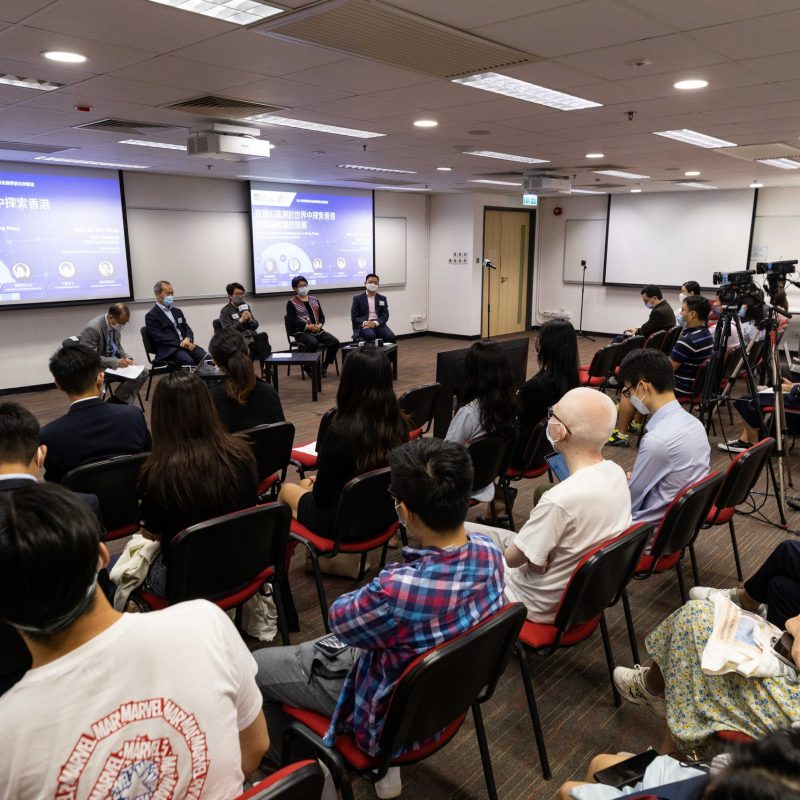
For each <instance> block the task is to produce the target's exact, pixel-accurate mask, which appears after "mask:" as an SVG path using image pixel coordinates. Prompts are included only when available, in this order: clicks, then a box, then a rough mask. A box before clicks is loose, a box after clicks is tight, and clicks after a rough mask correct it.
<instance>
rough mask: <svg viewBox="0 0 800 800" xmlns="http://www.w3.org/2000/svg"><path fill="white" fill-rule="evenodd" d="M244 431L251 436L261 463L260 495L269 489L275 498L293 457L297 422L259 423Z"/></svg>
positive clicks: (259, 464) (263, 494) (248, 436)
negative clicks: (295, 423)
mask: <svg viewBox="0 0 800 800" xmlns="http://www.w3.org/2000/svg"><path fill="white" fill-rule="evenodd" d="M241 433H242V434H243V435H245V436H247V438H248V439H249V440H250V443H251V445H252V447H253V452H254V453H255V457H256V463H257V464H258V480H259V484H258V496H259V497H260V498H261V497H264V496H265V495H266V494H267V493H269V494H270V495H271V496H272V499H273V500H276V499H277V497H278V491H279V490H280V488H281V484H282V483H283V482H284V481H285V480H286V470H287V468H288V467H289V462H290V461H291V458H292V442H294V425H292V423H291V422H273V423H271V424H269V425H256V427H255V428H248V429H247V430H243V431H241Z"/></svg>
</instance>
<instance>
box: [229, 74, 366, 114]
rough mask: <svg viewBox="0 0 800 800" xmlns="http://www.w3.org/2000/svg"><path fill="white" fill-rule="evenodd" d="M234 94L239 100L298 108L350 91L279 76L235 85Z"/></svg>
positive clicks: (342, 95) (345, 95)
mask: <svg viewBox="0 0 800 800" xmlns="http://www.w3.org/2000/svg"><path fill="white" fill-rule="evenodd" d="M235 94H236V97H237V98H238V99H240V100H252V101H253V102H255V103H268V104H269V105H274V106H283V107H284V108H300V107H302V106H305V105H307V104H309V103H323V102H325V101H327V100H336V99H337V98H340V97H348V96H349V95H350V92H346V91H344V92H343V91H339V90H337V89H328V88H327V87H325V86H311V85H310V84H308V83H297V82H296V81H286V80H283V79H281V78H266V79H264V80H260V81H256V82H255V83H248V84H245V85H243V86H237V87H236V90H235Z"/></svg>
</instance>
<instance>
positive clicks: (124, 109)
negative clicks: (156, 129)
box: [17, 90, 146, 125]
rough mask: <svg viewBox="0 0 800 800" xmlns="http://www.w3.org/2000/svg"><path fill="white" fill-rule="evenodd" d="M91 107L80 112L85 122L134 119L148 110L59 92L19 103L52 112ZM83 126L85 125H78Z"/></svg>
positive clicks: (141, 106)
mask: <svg viewBox="0 0 800 800" xmlns="http://www.w3.org/2000/svg"><path fill="white" fill-rule="evenodd" d="M78 105H91V107H92V110H91V111H90V112H79V113H82V114H83V116H84V117H85V120H84V122H94V121H96V120H100V119H105V118H106V117H128V118H131V117H132V118H134V119H135V115H136V114H137V112H139V111H140V110H142V109H144V108H146V106H143V105H141V104H139V103H127V102H124V101H120V100H113V99H109V98H100V97H96V98H94V99H92V100H90V99H89V98H88V97H87V96H86V95H83V94H78V93H77V91H76V93H75V94H71V93H67V92H65V91H63V90H62V91H58V92H36V96H35V97H31V98H30V99H29V100H24V101H23V102H21V103H17V107H19V108H41V109H45V110H52V111H74V110H75V106H78ZM78 124H79V125H82V124H83V123H82V122H81V123H78Z"/></svg>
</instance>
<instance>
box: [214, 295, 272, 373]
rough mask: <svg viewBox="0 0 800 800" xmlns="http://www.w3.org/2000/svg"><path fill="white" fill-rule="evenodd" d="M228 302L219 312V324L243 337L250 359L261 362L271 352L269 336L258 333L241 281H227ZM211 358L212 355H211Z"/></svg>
mask: <svg viewBox="0 0 800 800" xmlns="http://www.w3.org/2000/svg"><path fill="white" fill-rule="evenodd" d="M225 294H227V295H228V302H227V303H225V305H224V306H223V307H222V309H221V310H220V312H219V324H220V326H221V327H222V329H223V330H228V329H230V328H232V329H233V330H234V331H236V332H237V333H240V334H241V335H242V336H243V337H244V341H245V343H246V344H247V350H248V353H249V354H250V358H251V359H256V360H258V362H259V363H263V362H264V359H265V358H269V356H270V354H271V353H272V346H271V345H270V343H269V336H267V334H266V333H263V332H261V333H258V332H257V331H258V320H257V319H256V318H255V317H254V316H253V312H252V311H251V310H250V306H249V305H248V304H247V302H246V301H245V294H246V292H245V288H244V286H242V284H241V283H229V284H228V285H227V286H226V287H225ZM212 358H213V356H212Z"/></svg>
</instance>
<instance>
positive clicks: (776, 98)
mask: <svg viewBox="0 0 800 800" xmlns="http://www.w3.org/2000/svg"><path fill="white" fill-rule="evenodd" d="M794 99H795V96H794V95H793V93H792V92H790V91H789V90H788V89H783V88H781V87H780V86H778V85H777V84H766V83H765V84H761V85H758V86H742V87H735V88H732V89H719V90H718V91H708V90H706V91H704V92H702V93H700V94H698V93H691V94H687V95H686V96H684V97H682V98H681V102H682V104H683V105H684V106H686V108H692V109H695V110H697V111H710V110H715V109H724V108H743V107H745V106H749V107H752V106H760V105H767V104H770V103H780V102H781V101H791V100H794Z"/></svg>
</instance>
